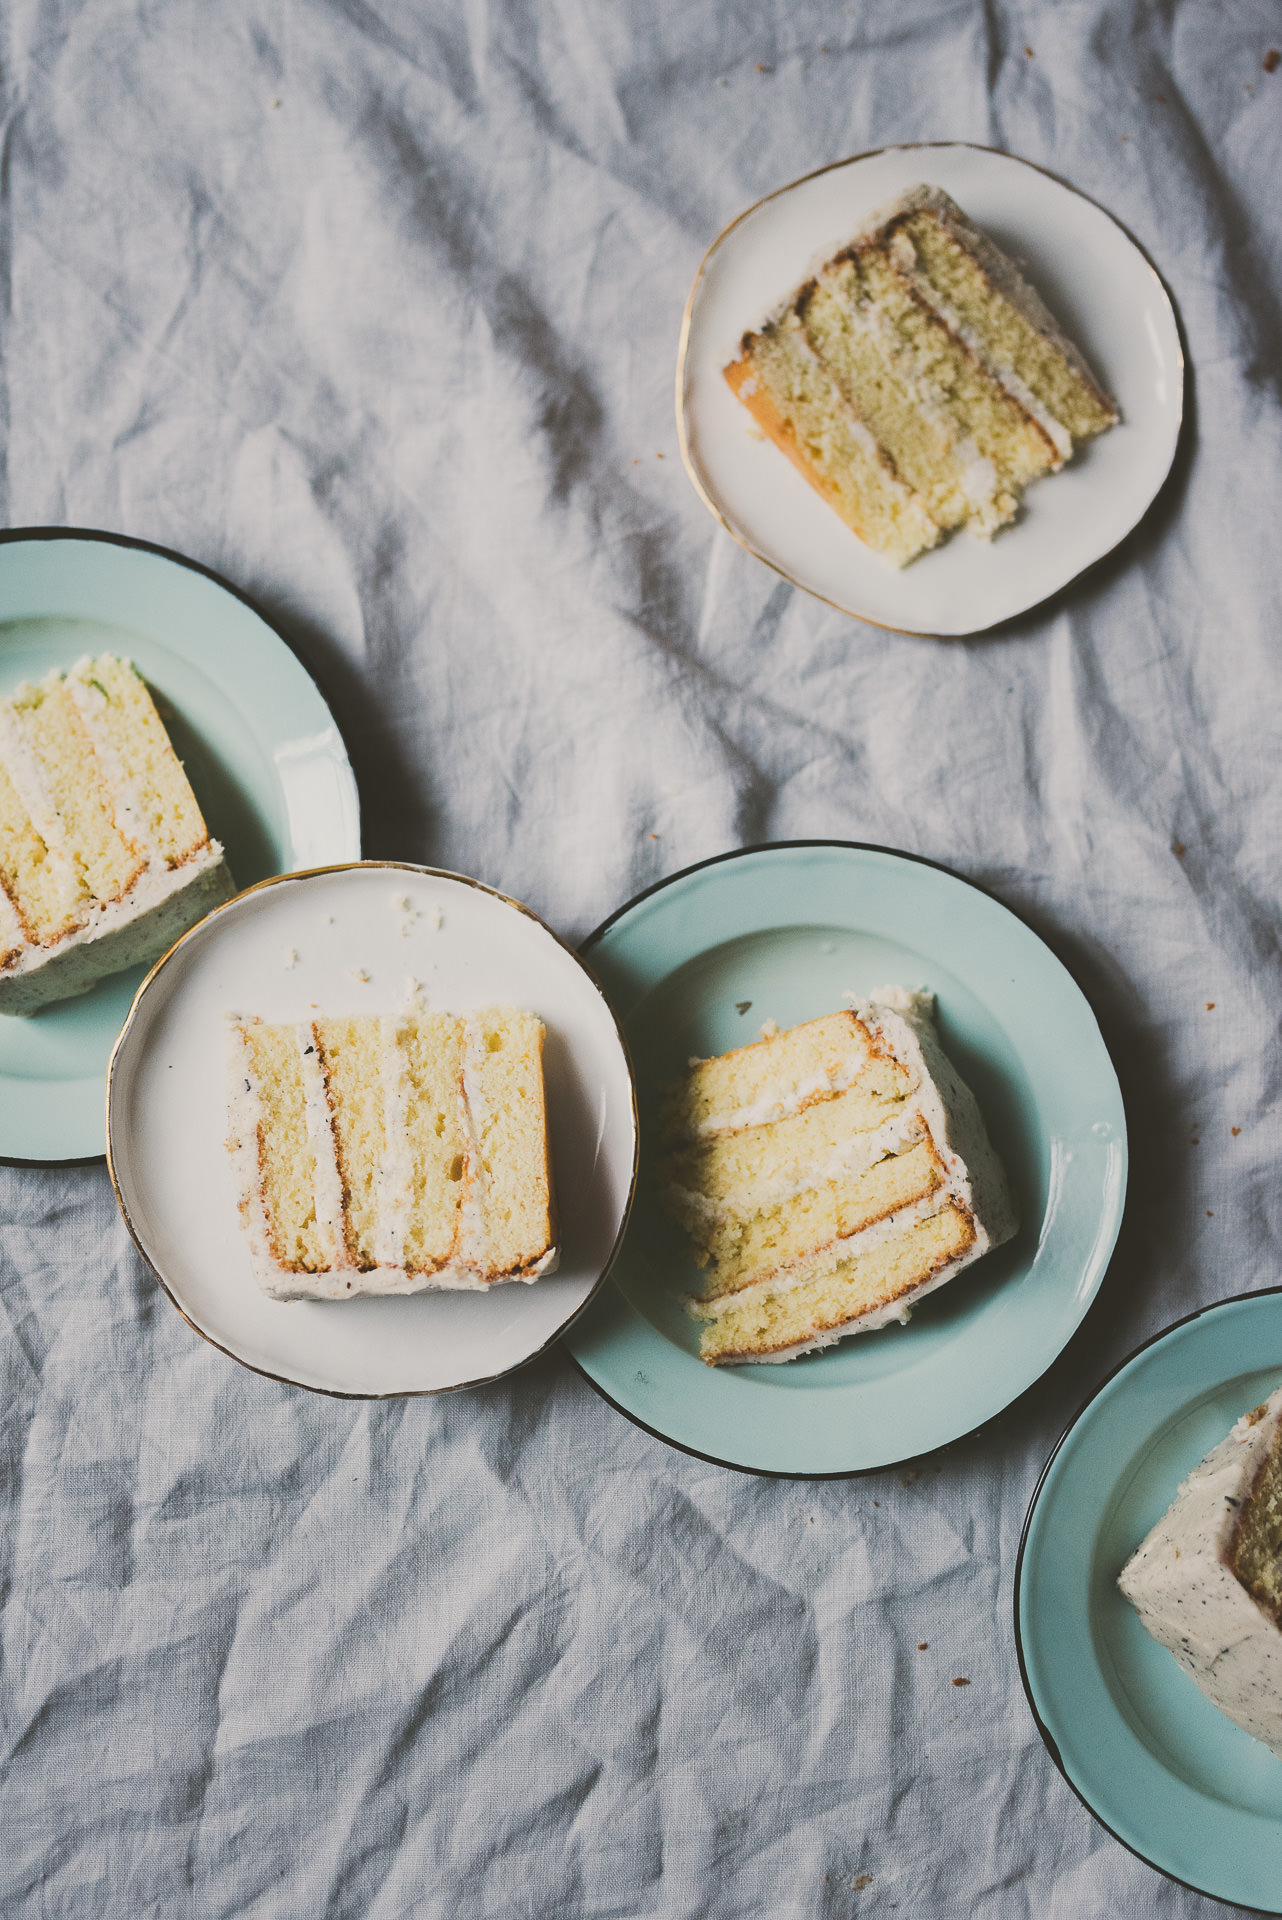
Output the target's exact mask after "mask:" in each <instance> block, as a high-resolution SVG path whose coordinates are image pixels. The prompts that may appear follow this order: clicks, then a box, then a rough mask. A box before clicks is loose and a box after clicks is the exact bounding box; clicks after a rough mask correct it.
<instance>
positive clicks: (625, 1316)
mask: <svg viewBox="0 0 1282 1920" xmlns="http://www.w3.org/2000/svg"><path fill="white" fill-rule="evenodd" d="M582 951H583V954H584V957H585V958H586V959H587V960H588V962H589V964H590V965H591V966H592V968H593V969H594V970H595V972H596V973H597V975H598V977H599V978H600V980H601V982H602V984H603V985H604V987H605V990H606V993H607V994H608V995H609V997H610V1000H611V1002H612V1004H613V1006H614V1008H615V1011H616V1013H617V1015H618V1017H619V1019H620V1020H621V1022H622V1024H623V1028H624V1031H625V1033H626V1035H627V1040H628V1045H629V1048H630V1050H631V1053H632V1057H633V1062H634V1065H635V1068H636V1074H637V1092H638V1100H639V1104H640V1111H641V1119H642V1147H641V1174H640V1180H639V1183H638V1190H637V1199H636V1204H635V1206H634V1209H633V1213H632V1218H631V1222H630V1224H629V1227H628V1231H627V1236H626V1238H625V1241H624V1244H623V1248H622V1250H621V1252H620V1255H619V1258H618V1260H617V1262H616V1263H615V1266H614V1268H613V1271H612V1273H611V1275H610V1278H609V1279H608V1280H607V1282H606V1284H605V1286H604V1287H603V1288H602V1290H601V1292H600V1294H599V1295H598V1296H597V1299H596V1300H595V1301H594V1302H593V1304H592V1306H591V1307H590V1308H589V1309H588V1311H587V1313H586V1314H585V1315H584V1316H583V1318H582V1320H580V1321H579V1322H578V1324H577V1325H576V1327H575V1328H574V1330H573V1332H572V1333H571V1334H570V1336H569V1337H568V1340H567V1343H566V1344H567V1346H568V1347H569V1350H570V1352H571V1354H572V1355H573V1357H574V1358H575V1360H576V1361H577V1362H578V1364H579V1365H580V1366H581V1367H582V1369H583V1371H584V1372H585V1373H586V1374H587V1376H588V1378H589V1379H590V1380H591V1381H592V1383H593V1385H594V1386H596V1387H597V1388H598V1389H599V1390H600V1391H601V1392H602V1393H603V1394H604V1395H605V1396H606V1398H607V1399H609V1400H611V1401H612V1402H613V1403H614V1404H615V1405H616V1406H617V1407H618V1408H619V1409H620V1410H621V1411H622V1412H624V1413H626V1414H627V1415H628V1416H629V1418H631V1419H633V1420H635V1421H637V1423H638V1424H639V1425H641V1426H643V1427H646V1428H648V1429H649V1430H650V1431H651V1432H653V1433H656V1434H658V1435H659V1436H660V1437H661V1438H662V1439H664V1440H668V1441H670V1442H671V1443H672V1444H673V1445H675V1446H678V1447H683V1448H685V1449H686V1450H687V1451H689V1452H691V1453H696V1454H700V1455H702V1456H704V1457H705V1458H707V1459H710V1460H714V1461H717V1462H719V1463H722V1464H724V1465H727V1466H733V1467H741V1468H747V1469H749V1470H752V1471H755V1472H758V1473H776V1474H795V1475H825V1474H845V1473H855V1472H859V1471H861V1470H864V1469H868V1468H872V1467H881V1466H886V1465H888V1464H889V1463H891V1462H893V1461H897V1460H904V1459H909V1458H911V1457H912V1456H913V1455H915V1454H920V1453H925V1452H928V1451H929V1450H930V1449H931V1448H934V1447H941V1446H944V1445H946V1444H947V1443H948V1442H949V1441H950V1440H956V1439H957V1438H959V1437H960V1436H961V1435H962V1434H964V1433H969V1432H970V1431H971V1430H972V1429H973V1428H975V1427H978V1426H980V1425H982V1424H983V1422H984V1421H986V1420H990V1419H992V1417H993V1416H994V1415H995V1414H997V1413H1000V1412H1001V1410H1002V1408H1003V1407H1005V1406H1008V1405H1009V1404H1010V1402H1011V1401H1012V1400H1014V1399H1015V1398H1016V1396H1017V1395H1018V1394H1020V1393H1022V1392H1023V1391H1024V1389H1025V1388H1026V1387H1028V1386H1030V1385H1031V1384H1032V1382H1033V1381H1034V1380H1036V1379H1037V1378H1038V1376H1039V1375H1040V1374H1042V1373H1043V1372H1044V1371H1045V1370H1046V1368H1047V1367H1048V1366H1049V1365H1050V1364H1051V1362H1052V1360H1054V1358H1055V1356H1056V1355H1057V1354H1058V1353H1059V1352H1060V1350H1061V1349H1062V1348H1063V1346H1064V1345H1065V1343H1066V1342H1067V1340H1068V1339H1069V1337H1070V1335H1071V1334H1072V1333H1073V1331H1074V1329H1075V1328H1076V1327H1077V1326H1078V1324H1079V1323H1080V1321H1081V1319H1082V1316H1083V1315H1084V1313H1085V1312H1086V1309H1087V1307H1088V1306H1089V1305H1090V1303H1091V1301H1092V1299H1093V1298H1094V1297H1095V1294H1096V1292H1097V1291H1098V1288H1099V1285H1100V1282H1101V1280H1102V1278H1103V1275H1104V1271H1105V1268H1106V1267H1107V1265H1108V1260H1109V1256H1110V1254H1111V1253H1112V1250H1113V1244H1114V1241H1115V1240H1116V1238H1117V1231H1118V1227H1119V1225H1120V1223H1121V1217H1122V1205H1123V1201H1124V1198H1125V1193H1126V1120H1125V1115H1124V1113H1123V1110H1122V1100H1121V1095H1120V1093H1119V1090H1118V1085H1117V1077H1116V1075H1115V1074H1114V1072H1113V1067H1112V1063H1111V1062H1110V1060H1109V1057H1108V1054H1107V1051H1106V1050H1105V1047H1104V1042H1103V1040H1102V1039H1101V1037H1100V1032H1099V1028H1098V1027H1097V1025H1096V1023H1095V1017H1094V1015H1093V1014H1092V1012H1091V1009H1090V1007H1089V1006H1088V1004H1087V1002H1086V1000H1085V998H1084V997H1083V995H1082V993H1081V990H1080V989H1079V988H1078V986H1077V985H1076V983H1075V982H1074V981H1073V979H1072V977H1071V975H1070V974H1069V973H1068V972H1067V971H1066V969H1065V968H1064V967H1063V965H1062V964H1061V963H1060V961H1058V960H1057V959H1056V958H1055V956H1054V954H1053V953H1051V951H1050V949H1049V948H1048V947H1047V946H1046V945H1045V943H1044V942H1043V941H1041V940H1039V939H1038V937H1037V935H1036V934H1035V933H1033V932H1032V931H1031V930H1030V929H1029V928H1028V927H1026V926H1025V925H1024V923H1023V922H1022V921H1021V920H1019V919H1018V918H1017V917H1016V915H1015V914H1013V913H1011V912H1010V910H1009V909H1008V908H1006V907H1003V906H1001V905H1000V904H999V903H998V902H997V901H996V900H994V899H992V898H991V896H990V895H988V894H986V893H984V892H983V891H982V890H981V889H980V888H978V887H976V886H973V885H971V884H970V883H969V882H968V881H965V880H963V879H960V878H959V877H958V876H957V875H955V874H952V873H949V872H947V871H945V870H944V869H943V868H941V867H937V866H933V865H931V864H930V863H929V862H926V861H923V860H917V859H914V858H912V857H911V856H909V855H907V854H901V853H894V852H890V851H888V850H886V849H885V848H881V847H865V846H852V845H848V844H846V843H844V842H836V841H804V842H796V843H790V844H784V845H776V846H767V847H758V848H753V849H749V850H748V851H746V852H743V853H736V854H730V855H726V856H725V857H724V858H722V859H719V860H712V861H709V862H707V863H705V864H704V865H702V866H699V867H694V868H691V869H690V870H689V871H688V872H686V873H681V874H677V875H675V876H674V877H673V878H672V879H671V880H665V881H664V882H662V884H661V885H659V886H658V887H655V888H652V889H651V890H650V891H649V892H648V893H644V894H641V895H640V896H639V897H638V898H637V899H635V900H633V901H632V902H631V903H630V904H629V905H627V906H626V907H624V908H622V909H621V911H620V912H619V913H617V914H615V915H614V917H613V918H612V919H610V920H607V921H606V922H605V924H604V925H603V926H601V927H599V928H598V929H597V931H596V932H595V933H594V934H592V935H591V936H590V938H589V939H588V940H587V941H586V942H585V943H584V946H583V949H582ZM889 984H893V985H897V986H903V987H910V988H916V987H929V988H931V989H932V990H933V991H934V993H935V994H936V996H937V1003H938V1011H939V1027H940V1037H941V1039H942V1041H943V1044H944V1047H945V1049H946V1050H947V1052H948V1053H949V1054H950V1055H951V1057H952V1059H953V1060H954V1061H955V1063H956V1065H957V1067H958V1068H959V1070H960V1071H961V1073H962V1075H963V1077H964V1078H965V1079H966V1080H967V1081H968V1082H969V1084H970V1085H971V1087H972V1088H973V1089H974V1092H975V1094H976V1096H977V1098H978V1100H979V1104H980V1108H981V1110H982V1112H983V1114H984V1117H985V1119H986V1121H987V1124H988V1128H989V1132H990V1134H991V1136H992V1139H993V1143H994V1145H995V1146H996V1148H997V1151H998V1153H999V1154H1000V1156H1001V1158H1002V1160H1003V1163H1004V1164H1005V1167H1006V1170H1007V1172H1008V1174H1009V1175H1010V1178H1011V1182H1012V1185H1013V1187H1014V1190H1015V1194H1016V1198H1017V1200H1018V1203H1019V1208H1020V1215H1021V1219H1022V1222H1023V1224H1022V1226H1021V1229H1020V1232H1019V1234H1018V1236H1017V1237H1016V1239H1015V1240H1013V1241H1012V1242H1010V1243H1009V1245H1007V1246H1004V1247H1002V1248H1000V1249H999V1250H998V1251H997V1252H996V1253H993V1254H990V1255H988V1256H987V1257H986V1258H985V1259H983V1260H982V1261H979V1262H977V1263H976V1264H975V1265H974V1266H973V1267H969V1268H967V1269H966V1270H965V1271H964V1272H963V1273H962V1274H960V1275H959V1276H958V1278H957V1279H956V1280H954V1281H953V1282H951V1284H950V1285H948V1286H947V1287H944V1288H943V1289H942V1290H941V1291H940V1292H939V1293H937V1294H934V1295H932V1296H931V1297H930V1298H929V1299H927V1300H924V1301H923V1302H922V1303H921V1305H920V1306H919V1307H918V1309H917V1310H916V1312H915V1313H914V1315H913V1317H912V1320H911V1321H910V1322H909V1324H908V1325H907V1326H903V1327H900V1326H893V1327H889V1328H886V1329H884V1330H883V1331H881V1332H878V1333H868V1334H860V1335H857V1336H855V1337H853V1338H851V1339H848V1340H846V1341H844V1342H843V1343H842V1344H841V1345H839V1346H837V1347H833V1348H830V1349H828V1350H827V1351H826V1352H823V1353H816V1354H812V1355H809V1356H807V1357H806V1358H804V1359H801V1360H794V1361H791V1362H789V1363H787V1364H786V1365H781V1366H780V1365H773V1366H771V1365H751V1366H744V1367H726V1368H711V1367H707V1366H705V1365H704V1364H703V1363H702V1362H701V1361H700V1360H699V1359H698V1358H697V1351H696V1350H697V1344H698V1341H697V1328H696V1327H695V1325H694V1324H693V1322H692V1321H691V1320H690V1319H689V1317H688V1316H687V1314H686V1313H685V1311H684V1310H683V1307H682V1305H681V1299H682V1296H683V1295H684V1294H686V1293H689V1292H692V1291H694V1290H695V1289H696V1287H697V1286H698V1284H699V1274H698V1269H697V1268H696V1267H695V1266H694V1264H693V1261H692V1260H691V1258H690V1256H689V1254H688V1252H687V1250H686V1248H685V1246H684V1243H683V1241H682V1239H681V1236H680V1234H679V1233H678V1232H677V1230H676V1229H675V1228H674V1227H672V1226H671V1225H670V1224H669V1223H668V1221H667V1220H666V1219H665V1218H664V1216H663V1215H662V1213H661V1211H660V1209H659V1207H658V1206H657V1204H656V1199H655V1191H654V1174H653V1167H654V1158H655V1154H654V1131H653V1125H652V1123H649V1118H650V1116H652V1115H653V1112H654V1106H655V1101H656V1096H657V1092H658V1089H659V1088H660V1087H661V1086H662V1084H663V1083H664V1082H665V1081H668V1080H671V1079H673V1078H675V1077H676V1075H677V1074H679V1072H680V1070H681V1068H682V1066H683V1065H684V1063H685V1061H686V1060H687V1059H688V1058H689V1057H690V1056H691V1055H695V1054H697V1055H703V1056H706V1055H709V1054H714V1053H722V1052H725V1051H726V1050H727V1049H728V1048H730V1047H734V1046H738V1045H742V1044H743V1043H744V1042H746V1041H749V1040H753V1039H755V1038H756V1037H757V1034H758V1032H759V1031H760V1028H761V1026H762V1024H763V1023H764V1022H765V1021H767V1020H774V1021H777V1022H778V1024H779V1025H780V1026H781V1027H788V1026H792V1025H794V1024H796V1023H797V1022H798V1021H801V1020H808V1019H811V1018H812V1017H814V1016H815V1015H817V1014H822V1013H828V1012H831V1011H832V1010H833V1009H834V1008H837V1007H840V1006H841V1005H842V1002H843V995H844V994H846V993H848V992H851V991H854V992H857V993H867V992H869V991H871V990H873V989H875V988H877V987H881V986H885V985H889Z"/></svg>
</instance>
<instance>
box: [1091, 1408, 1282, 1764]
mask: <svg viewBox="0 0 1282 1920" xmlns="http://www.w3.org/2000/svg"><path fill="white" fill-rule="evenodd" d="M1117 1584H1118V1586H1119V1587H1120V1588H1121V1589H1122V1592H1123V1593H1124V1594H1125V1595H1126V1597H1127V1599H1128V1600H1129V1601H1130V1602H1131V1605H1132V1606H1133V1607H1134V1608H1135V1610H1136V1612H1137V1613H1138V1614H1139V1617H1140V1619H1141V1621H1142V1622H1143V1624H1144V1626H1145V1627H1146V1628H1147V1630H1148V1632H1149V1633H1151V1634H1152V1636H1153V1638H1154V1639H1155V1640H1157V1641H1159V1642H1160V1643H1161V1645H1162V1646H1164V1647H1168V1648H1169V1649H1170V1651H1171V1652H1172V1653H1173V1654H1174V1655H1175V1658H1176V1659H1177V1660H1178V1661H1179V1663H1180V1665H1181V1666H1182V1667H1183V1669H1184V1671H1185V1673H1187V1674H1188V1676H1189V1678H1190V1679H1191V1680H1192V1681H1193V1682H1194V1684H1195V1685H1196V1686H1198V1687H1200V1688H1201V1690H1202V1692H1203V1693H1204V1694H1205V1695H1206V1697H1207V1699H1208V1700H1209V1701H1210V1702H1211V1704H1212V1706H1216V1707H1218V1708H1219V1710H1220V1712H1221V1713H1224V1714H1227V1715H1228V1717H1229V1719H1230V1720H1233V1721H1236V1723H1237V1725H1238V1726H1239V1727H1242V1728H1244V1729H1245V1731H1246V1732H1247V1733H1249V1734H1251V1735H1252V1736H1253V1737H1254V1738H1255V1739H1256V1740H1262V1741H1263V1742H1264V1744H1265V1745H1266V1746H1268V1747H1272V1749H1273V1751H1274V1752H1275V1753H1276V1754H1278V1755H1280V1756H1282V1387H1279V1388H1278V1389H1277V1391H1276V1393H1273V1394H1271V1395H1270V1397H1269V1398H1268V1400H1266V1401H1265V1403H1264V1405H1263V1406H1261V1407H1256V1408H1254V1410H1253V1411H1252V1412H1250V1413H1246V1414H1243V1416H1242V1418H1241V1419H1240V1420H1239V1421H1238V1422H1237V1425H1236V1426H1235V1427H1234V1428H1233V1430H1232V1432H1231V1433H1230V1434H1229V1435H1228V1436H1227V1438H1225V1439H1223V1440H1221V1442H1220V1444H1219V1445H1218V1446H1217V1447H1213V1448H1212V1449H1211V1451H1210V1453H1208V1454H1207V1456H1206V1458H1205V1459H1204V1460H1203V1461H1202V1463H1201V1464H1200V1466H1197V1467H1195V1468H1194V1469H1193V1472H1192V1473H1191V1474H1190V1475H1189V1477H1188V1479H1187V1480H1185V1481H1184V1482H1183V1483H1182V1485H1181V1487H1180V1489H1179V1492H1178V1494H1177V1495H1176V1497H1175V1500H1174V1502H1173V1504H1172V1505H1171V1507H1170V1509H1169V1510H1168V1512H1166V1513H1165V1514H1164V1515H1163V1516H1162V1518H1161V1519H1160V1520H1159V1521H1158V1523H1157V1525H1156V1526H1155V1527H1154V1528H1153V1531H1152V1532H1151V1533H1150V1534H1149V1535H1148V1537H1147V1539H1146V1540H1145V1541H1144V1542H1143V1544H1142V1545H1141V1546H1140V1547H1139V1548H1138V1550H1137V1551H1136V1552H1135V1553H1134V1554H1133V1556H1132V1557H1131V1559H1130V1560H1128V1561H1127V1563H1126V1565H1125V1567H1124V1568H1123V1569H1122V1572H1121V1576H1120V1578H1119V1579H1118V1583H1117Z"/></svg>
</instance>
